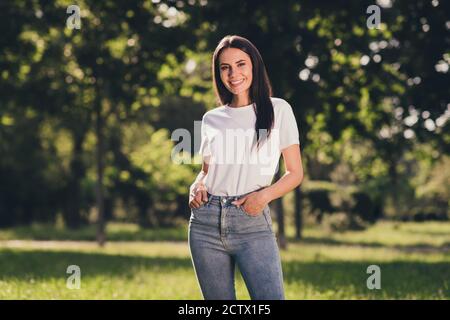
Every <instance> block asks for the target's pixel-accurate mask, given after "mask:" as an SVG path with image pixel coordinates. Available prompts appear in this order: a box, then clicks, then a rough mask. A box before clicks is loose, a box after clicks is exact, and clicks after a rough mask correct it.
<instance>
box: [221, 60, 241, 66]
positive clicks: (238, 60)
mask: <svg viewBox="0 0 450 320" xmlns="http://www.w3.org/2000/svg"><path fill="white" fill-rule="evenodd" d="M239 62H246V61H245V60H244V59H241V60H238V61H236V62H235V63H239ZM225 64H226V65H230V64H229V63H224V62H222V63H221V64H220V65H221V66H223V65H225Z"/></svg>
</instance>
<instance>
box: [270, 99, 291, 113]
mask: <svg viewBox="0 0 450 320" xmlns="http://www.w3.org/2000/svg"><path fill="white" fill-rule="evenodd" d="M270 100H271V101H272V105H273V110H274V112H275V113H276V114H279V113H281V114H284V113H286V112H289V111H292V106H291V105H290V103H289V102H287V101H286V100H284V99H282V98H277V97H270Z"/></svg>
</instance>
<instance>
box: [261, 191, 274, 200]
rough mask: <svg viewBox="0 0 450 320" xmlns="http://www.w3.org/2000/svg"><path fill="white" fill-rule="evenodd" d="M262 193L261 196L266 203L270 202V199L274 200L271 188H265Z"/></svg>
mask: <svg viewBox="0 0 450 320" xmlns="http://www.w3.org/2000/svg"><path fill="white" fill-rule="evenodd" d="M260 193H261V197H262V199H263V201H264V202H265V203H269V202H270V201H272V200H273V199H272V194H271V192H270V190H269V188H264V189H263V190H261V191H260Z"/></svg>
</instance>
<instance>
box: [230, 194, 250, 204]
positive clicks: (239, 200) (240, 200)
mask: <svg viewBox="0 0 450 320" xmlns="http://www.w3.org/2000/svg"><path fill="white" fill-rule="evenodd" d="M246 200H247V196H245V197H243V198H240V199H238V200H235V201H233V202H232V203H233V204H235V205H237V206H240V205H242V204H243V203H244V202H245V201H246Z"/></svg>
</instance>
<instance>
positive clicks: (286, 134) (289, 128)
mask: <svg viewBox="0 0 450 320" xmlns="http://www.w3.org/2000/svg"><path fill="white" fill-rule="evenodd" d="M293 144H300V139H299V134H298V126H297V120H296V119H295V116H294V112H293V111H292V107H291V105H290V104H289V103H288V102H287V101H285V105H284V106H283V109H282V110H281V121H280V151H281V150H283V149H284V148H286V147H289V146H290V145H293Z"/></svg>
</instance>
